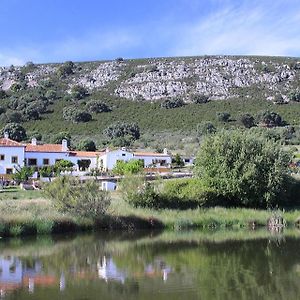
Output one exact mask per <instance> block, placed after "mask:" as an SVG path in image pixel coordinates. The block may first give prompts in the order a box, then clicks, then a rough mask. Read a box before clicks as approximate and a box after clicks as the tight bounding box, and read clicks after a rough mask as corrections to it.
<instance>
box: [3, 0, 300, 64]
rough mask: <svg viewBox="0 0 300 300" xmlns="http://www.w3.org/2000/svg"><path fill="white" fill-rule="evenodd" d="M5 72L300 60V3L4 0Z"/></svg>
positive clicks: (264, 0)
mask: <svg viewBox="0 0 300 300" xmlns="http://www.w3.org/2000/svg"><path fill="white" fill-rule="evenodd" d="M0 28H1V40H0V65H10V64H16V65H18V64H24V63H25V62H27V61H33V62H39V63H41V62H61V61H65V60H74V61H84V60H102V59H113V58H116V57H124V58H141V57H162V56H189V55H204V54H228V55H229V54H240V55H284V56H300V1H299V0H240V1H239V0H206V1H202V0H152V1H150V0H107V1H103V0H0Z"/></svg>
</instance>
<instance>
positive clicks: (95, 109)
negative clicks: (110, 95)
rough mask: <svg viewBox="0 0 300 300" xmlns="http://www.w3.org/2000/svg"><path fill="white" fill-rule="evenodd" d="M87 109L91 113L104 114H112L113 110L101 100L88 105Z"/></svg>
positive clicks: (90, 102)
mask: <svg viewBox="0 0 300 300" xmlns="http://www.w3.org/2000/svg"><path fill="white" fill-rule="evenodd" d="M86 108H87V110H88V112H89V113H96V114H99V113H103V112H110V111H111V109H110V108H109V107H108V106H107V105H106V104H105V103H103V102H102V101H100V100H91V101H89V102H88V103H87V104H86Z"/></svg>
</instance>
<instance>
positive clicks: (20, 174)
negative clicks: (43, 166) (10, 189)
mask: <svg viewBox="0 0 300 300" xmlns="http://www.w3.org/2000/svg"><path fill="white" fill-rule="evenodd" d="M33 173H34V168H32V167H26V166H25V167H22V168H16V171H15V173H14V174H12V178H13V180H15V181H16V182H18V183H20V182H24V181H27V180H28V179H29V177H31V176H32V174H33Z"/></svg>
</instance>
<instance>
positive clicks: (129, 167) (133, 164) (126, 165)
mask: <svg viewBox="0 0 300 300" xmlns="http://www.w3.org/2000/svg"><path fill="white" fill-rule="evenodd" d="M143 169H144V163H143V161H141V160H138V159H132V160H130V161H123V160H118V161H117V163H116V165H115V166H114V168H113V170H112V171H113V173H114V174H116V175H128V174H139V173H141V172H142V171H143Z"/></svg>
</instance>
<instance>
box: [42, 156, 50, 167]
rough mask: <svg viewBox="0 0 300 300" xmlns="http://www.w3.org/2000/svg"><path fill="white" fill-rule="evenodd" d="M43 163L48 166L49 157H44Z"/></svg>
mask: <svg viewBox="0 0 300 300" xmlns="http://www.w3.org/2000/svg"><path fill="white" fill-rule="evenodd" d="M43 165H44V166H48V165H49V158H44V159H43Z"/></svg>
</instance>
